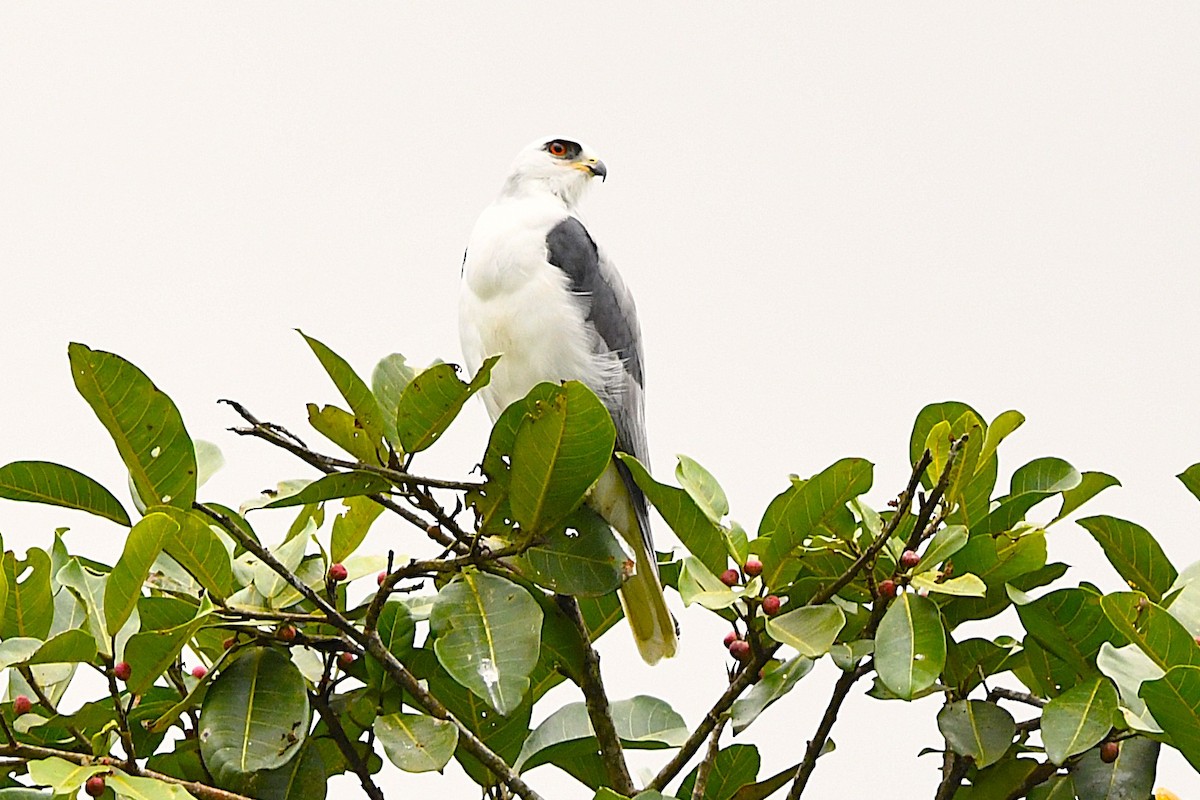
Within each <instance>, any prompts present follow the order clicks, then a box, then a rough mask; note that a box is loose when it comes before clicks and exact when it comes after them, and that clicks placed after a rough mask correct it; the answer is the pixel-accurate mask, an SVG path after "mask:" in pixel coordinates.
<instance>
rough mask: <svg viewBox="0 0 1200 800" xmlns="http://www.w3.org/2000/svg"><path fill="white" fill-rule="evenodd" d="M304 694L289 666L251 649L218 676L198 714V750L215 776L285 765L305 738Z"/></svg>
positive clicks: (275, 654) (278, 656)
mask: <svg viewBox="0 0 1200 800" xmlns="http://www.w3.org/2000/svg"><path fill="white" fill-rule="evenodd" d="M308 715H309V709H308V691H307V688H306V686H305V682H304V678H303V676H301V674H300V671H299V670H298V669H296V667H295V665H294V664H292V662H291V660H290V659H289V658H288V657H287V656H286V655H284V654H283V653H282V652H280V651H278V650H274V649H272V648H269V647H253V648H250V649H248V650H245V651H243V652H242V654H241V655H239V656H238V657H237V659H236V660H235V661H234V662H233V663H232V664H229V665H228V666H226V667H225V668H224V669H222V670H221V671H220V673H219V674H218V675H217V677H216V679H215V680H214V681H212V683H210V684H209V686H208V691H207V693H206V694H205V696H204V705H203V706H202V708H201V713H200V750H201V752H202V753H203V754H204V761H205V763H206V764H207V765H208V766H209V767H210V768H211V769H212V770H213V771H214V772H215V773H216V774H217V775H218V776H221V775H229V776H239V775H245V774H247V773H252V772H256V771H258V770H264V769H274V768H275V767H279V766H282V765H283V764H286V763H287V762H288V761H289V760H290V759H291V758H292V756H294V755H295V754H296V751H297V750H299V749H300V747H301V746H302V745H303V744H304V740H305V737H306V736H307V735H308Z"/></svg>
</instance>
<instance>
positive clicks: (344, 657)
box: [338, 650, 354, 669]
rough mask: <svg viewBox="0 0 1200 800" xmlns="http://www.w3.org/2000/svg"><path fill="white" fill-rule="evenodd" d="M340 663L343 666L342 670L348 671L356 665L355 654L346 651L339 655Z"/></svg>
mask: <svg viewBox="0 0 1200 800" xmlns="http://www.w3.org/2000/svg"><path fill="white" fill-rule="evenodd" d="M338 663H339V664H341V665H342V669H346V668H347V667H349V666H350V665H351V664H353V663H354V653H351V652H350V651H348V650H347V651H345V652H342V653H339V654H338Z"/></svg>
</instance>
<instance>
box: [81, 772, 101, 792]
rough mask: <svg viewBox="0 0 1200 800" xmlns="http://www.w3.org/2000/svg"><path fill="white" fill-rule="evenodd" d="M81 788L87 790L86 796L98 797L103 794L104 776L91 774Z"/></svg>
mask: <svg viewBox="0 0 1200 800" xmlns="http://www.w3.org/2000/svg"><path fill="white" fill-rule="evenodd" d="M83 790H84V791H85V792H87V795H88V797H99V796H100V795H102V794H104V776H103V775H93V776H92V777H90V778H88V779H87V783H85V784H84V785H83Z"/></svg>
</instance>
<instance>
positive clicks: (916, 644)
mask: <svg viewBox="0 0 1200 800" xmlns="http://www.w3.org/2000/svg"><path fill="white" fill-rule="evenodd" d="M945 664H946V631H945V630H944V629H943V628H942V619H941V617H940V616H939V615H938V609H937V606H936V605H934V604H933V602H932V601H931V600H929V599H928V598H925V597H921V596H919V595H917V594H915V593H913V592H905V593H904V594H902V595H900V596H899V597H897V598H896V599H895V601H893V602H892V604H891V605H890V606H889V607H888V610H887V612H886V613H884V615H883V620H882V621H881V622H880V623H879V629H878V631H877V632H876V634H875V669H876V671H877V672H878V673H879V679H880V680H881V681H883V684H884V685H885V686H886V687H887V688H888V689H890V690H891V691H892V692H893V693H894V694H895V695H896V696H897V697H900V698H902V699H904V700H911V699H913V697H915V696H917V695H918V694H919V693H920V692H922V691H924V690H925V689H927V688H929V687H930V686H932V685H933V684H934V682H935V681H937V677H938V675H939V674H940V673H941V671H942V667H943V666H945Z"/></svg>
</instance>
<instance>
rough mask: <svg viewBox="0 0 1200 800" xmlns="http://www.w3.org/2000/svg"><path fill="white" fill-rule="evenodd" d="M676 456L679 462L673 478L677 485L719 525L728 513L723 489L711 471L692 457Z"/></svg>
mask: <svg viewBox="0 0 1200 800" xmlns="http://www.w3.org/2000/svg"><path fill="white" fill-rule="evenodd" d="M677 458H678V459H679V463H678V464H677V465H676V466H675V480H677V481H679V485H680V486H681V487H683V490H684V491H685V492H687V493H688V495H689V496H690V497H691V498H692V500H694V501H695V502H696V505H697V506H699V507H700V510H701V511H703V512H704V515H705V516H706V517H708V518H709V519H710V520H712V521H713V523H715V524H717V525H720V524H721V520H722V519H723V518H724V517H725V515H726V514H728V513H729V499H728V498H727V497H726V496H725V490H724V489H722V488H721V484H719V483H717V479H716V478H714V477H713V476H712V473H710V472H709V471H708V470H706V469H705V468H704V467H702V466H700V464H699V463H697V462H696V461H695V460H694V459H691V458H689V457H687V456H685V455H680V456H677Z"/></svg>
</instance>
